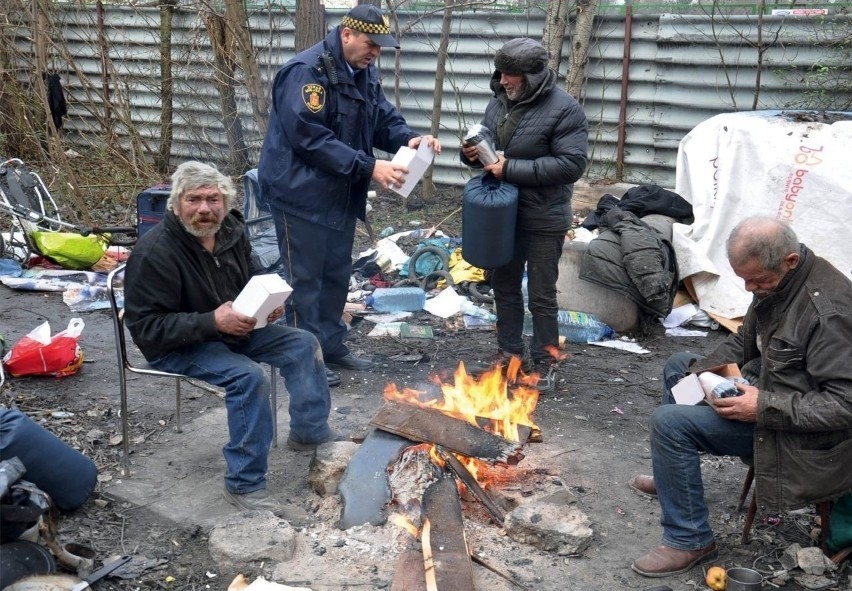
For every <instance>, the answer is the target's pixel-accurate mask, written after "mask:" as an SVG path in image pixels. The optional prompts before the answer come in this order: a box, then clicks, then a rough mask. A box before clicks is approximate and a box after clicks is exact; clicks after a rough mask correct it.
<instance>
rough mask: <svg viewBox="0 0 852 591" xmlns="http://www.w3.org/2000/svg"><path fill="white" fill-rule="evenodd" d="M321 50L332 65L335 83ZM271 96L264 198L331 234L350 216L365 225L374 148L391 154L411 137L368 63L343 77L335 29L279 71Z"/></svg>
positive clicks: (344, 69)
mask: <svg viewBox="0 0 852 591" xmlns="http://www.w3.org/2000/svg"><path fill="white" fill-rule="evenodd" d="M324 51H328V52H329V54H330V55H331V57H333V58H334V63H335V65H336V68H335V69H336V72H337V78H338V83H337V84H332V83H331V82H330V80H329V72H328V71H327V70H326V67H324V65H323V60H322V54H323V52H324ZM272 95H273V96H272V112H271V117H270V120H269V129H268V131H267V134H266V138H265V139H264V142H263V149H262V151H261V155H260V164H259V166H258V177H259V180H260V185H261V191H262V193H263V195H264V199H265V200H267V201H268V202H269V203H270V205H272V206H273V207H274V208H278V209H283V210H284V212H285V213H287V214H288V215H295V216H298V217H301V218H304V219H306V220H309V221H311V222H315V223H318V224H321V225H324V226H328V227H331V228H340V227H342V226H343V225H344V221H345V220H346V219H351V216H354V215H357V216H358V217H359V218H361V219H364V215H365V205H366V201H367V187H368V186H369V183H370V177H371V176H372V174H373V168H374V167H375V164H376V159H375V158H374V157H373V147H376V148H380V149H382V150H384V151H386V152H388V153H390V154H394V153H396V151H397V150H399V148H400V147H401V146H404V145H407V144H408V141H409V140H410V139H411V138H413V137H416V136H417V135H418V134H416V133H414V132H413V131H412V130H411V129H410V128H409V127H408V125H407V124H406V123H405V120H404V119H403V118H402V115H400V114H399V112H398V111H397V110H396V109H395V108H394V106H393V105H392V104H391V103H390V102H389V101H388V100H387V99H386V98H385V95H384V92H383V91H382V87H381V85H380V81H379V72H378V70H377V69H376V68H375V66H373V65H372V64H371V65H370V66H369V67H368V68H366V69H365V70H355V73H354V76H353V74H352V73H350V68H349V67H348V66H347V64H346V63H345V61H344V59H343V53H342V47H341V42H340V27H336V28H335V29H334V30H332V31H331V32H330V33H329V34H328V35H327V36H326V38H325V40H324V41H322V42H320V43H317V44H316V45H314V46H313V47H311V48H309V49H306V50H305V51H303V52H301V53H299V54H298V55H296V56H295V57H294V58H293V59H292V60H290V61H289V62H287V64H285V65H284V67H282V68H281V70H279V71H278V73H277V74H276V75H275V83H274V85H273V90H272Z"/></svg>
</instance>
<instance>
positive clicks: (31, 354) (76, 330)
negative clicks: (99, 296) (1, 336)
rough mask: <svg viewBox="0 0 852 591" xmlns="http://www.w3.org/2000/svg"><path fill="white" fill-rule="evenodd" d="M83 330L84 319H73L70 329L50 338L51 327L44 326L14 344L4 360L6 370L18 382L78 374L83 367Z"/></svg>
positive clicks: (69, 324) (69, 325)
mask: <svg viewBox="0 0 852 591" xmlns="http://www.w3.org/2000/svg"><path fill="white" fill-rule="evenodd" d="M83 326H84V325H83V319H82V318H72V319H71V321H70V322H69V323H68V328H66V329H65V330H63V331H62V332H59V333H56V334H55V335H53V337H51V336H50V324H49V323H47V322H45V323H44V324H42V325H40V326H38V327H36V328H35V329H33V330H32V331H30V333H29V334H28V335H26V336H25V337H23V338H22V339H21V340H19V341H18V342H17V343H15V345H14V346H13V347H12V349H11V350H10V351H9V352H8V353H7V354H6V356H5V357H4V358H3V366H4V367H5V368H6V371H8V372H9V374H10V375H12V376H14V377H16V378H19V377H22V376H56V377H59V378H61V377H65V376H70V375H72V374H75V373H77V372H78V371H80V368H81V367H82V366H83V351H82V350H81V349H80V345H79V344H78V341H79V340H80V335H81V334H82V333H83Z"/></svg>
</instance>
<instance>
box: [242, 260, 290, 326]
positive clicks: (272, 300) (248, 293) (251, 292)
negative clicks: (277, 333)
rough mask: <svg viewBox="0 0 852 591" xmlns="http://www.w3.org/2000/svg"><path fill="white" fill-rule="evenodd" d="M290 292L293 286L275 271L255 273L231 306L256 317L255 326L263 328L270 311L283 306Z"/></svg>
mask: <svg viewBox="0 0 852 591" xmlns="http://www.w3.org/2000/svg"><path fill="white" fill-rule="evenodd" d="M291 293H293V288H292V287H290V286H289V285H288V284H287V282H286V281H284V280H283V279H281V276H280V275H278V274H277V273H267V274H265V275H255V276H254V277H252V278H251V279H250V280H249V282H248V283H247V284H246V286H245V287H244V288H243V290H242V291H241V292H240V295H238V296H237V299H235V300H234V303H233V308H234V310H236V311H237V312H240V313H242V314H245V315H246V316H253V317H254V318H256V319H257V324H256V325H255V328H263V327H264V326H266V319H267V318H268V317H269V315H270V314H271V313H272V311H273V310H274V309H275V308H277V307H279V306H283V305H284V302H286V301H287V298H289V297H290V294H291Z"/></svg>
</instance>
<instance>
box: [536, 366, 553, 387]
mask: <svg viewBox="0 0 852 591" xmlns="http://www.w3.org/2000/svg"><path fill="white" fill-rule="evenodd" d="M535 371H536V373H537V374H538V382H536V385H535V387H536V389H538V391H539V392H553V390H555V389H556V379H557V375H556V366H555V365H552V364H550V363H547V364H545V363H540V364H538V365H536V367H535Z"/></svg>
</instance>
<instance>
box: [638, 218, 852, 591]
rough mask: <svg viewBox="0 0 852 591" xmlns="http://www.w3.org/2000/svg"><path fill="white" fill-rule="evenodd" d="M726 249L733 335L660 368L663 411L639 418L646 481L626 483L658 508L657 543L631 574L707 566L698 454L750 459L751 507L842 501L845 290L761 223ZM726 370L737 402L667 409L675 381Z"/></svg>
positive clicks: (782, 228) (749, 222)
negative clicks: (746, 294) (747, 296)
mask: <svg viewBox="0 0 852 591" xmlns="http://www.w3.org/2000/svg"><path fill="white" fill-rule="evenodd" d="M727 250H728V260H729V262H730V264H731V267H732V268H733V270H734V272H735V273H736V274H737V276H739V277H740V278H742V279H743V281H745V288H746V290H748V291H750V292H751V293H752V294H753V295H754V299H753V300H752V303H751V305H750V307H749V309H748V311H747V312H746V315H745V318H744V321H743V325H742V327H741V328H740V329H739V330H738V331H737V333H736V334H733V335H731V336H730V337H729V338H728V339H727V340H726V341H725V342H724V343H722V344H721V345H720V346H719V347H718V348H717V349H716V350H715V351H713V352H712V353H711V354H710V355H709V356H708V357H707V358H705V359H699V358H698V357H697V356H695V355H691V354H676V355H674V356H672V358H671V359H670V360H669V362H668V363H667V364H666V368H665V370H664V372H663V377H664V380H665V384H664V397H663V405H662V406H660V407H659V408H657V410H655V411H654V414H653V415H652V416H651V461H652V463H653V470H654V476H653V478H651V477H649V476H636V477H634V478H633V479H632V480H631V481H630V486H631V488H633V489H634V490H636V491H638V492H641V493H645V494H650V495H655V496H658V497H659V501H660V506H661V510H662V511H661V516H660V523H661V524H662V526H663V539H662V545H660V546H658V547H657V548H655V549H654V550H651V551H650V552H648V553H647V554H645V555H644V556H642V557H641V558H638V559H637V560H636V561H635V562H634V563H633V565H632V568H633V570H634V571H636V572H638V573H639V574H641V575H645V576H648V577H664V576H669V575H675V574H680V573H683V572H686V571H687V570H689V569H690V568H692V567H693V566H695V565H696V564H699V563H701V562H704V561H707V560H712V559H713V558H715V557H716V554H717V552H716V543H715V541H714V536H713V531H712V530H711V529H710V525H709V522H708V510H707V505H706V504H705V502H704V489H703V485H702V482H701V466H700V459H699V453H700V452H706V453H709V454H713V455H736V456H753V458H754V468H755V483H756V494H757V499H758V502H759V503H760V504H761V505H762V506H768V507H773V508H776V509H780V508H782V507H785V508H795V507H800V506H803V505H807V504H810V503H816V502H820V501H824V500H827V499H835V498H838V497H840V496H842V495H844V494H847V493H849V492H850V491H852V471H850V470H849V462H848V458H849V457H852V363H850V360H852V281H850V280H849V278H848V277H846V276H845V275H844V274H843V273H841V272H840V271H838V270H837V269H836V268H834V267H833V266H832V265H831V264H830V263H829V262H827V261H826V260H824V259H822V258H819V257H818V256H816V255H815V254H814V253H813V252H812V251H811V250H809V249H808V248H807V247H806V246H805V245H803V244H799V242H798V239H797V238H796V235H795V233H794V232H793V230H792V228H791V227H790V226H789V225H788V224H786V223H784V222H780V221H777V220H774V219H771V218H761V217H758V218H748V219H746V220H743V221H742V222H740V223H739V224H738V225H737V226H736V227H735V228H734V230H733V231H732V232H731V235H730V236H729V238H728V241H727ZM696 361H697V363H696ZM726 363H736V364H737V365H738V366H739V367H740V369H741V373H742V374H743V376H744V377H746V378H747V379H748V380H749V382H750V383H751V385H743V384H737V389H738V391H739V395H738V396H734V397H729V398H718V399H712V402H711V403H710V404H704V403H701V404H698V405H695V406H690V405H681V404H674V399H673V397H672V395H671V387H672V386H674V385H675V384H676V383H677V382H678V381H679V380H680V379H681V378H682V377H683V376H684V375H685V374H686V373H696V374H697V373H699V372H701V371H703V370H706V369H708V368H711V367H715V366H718V365H721V364H726ZM687 368H689V369H687Z"/></svg>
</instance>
